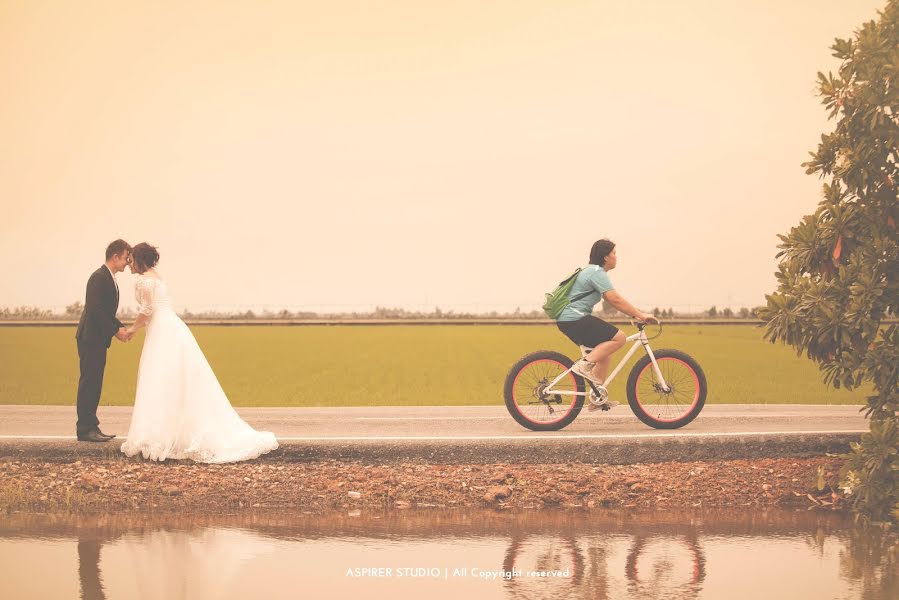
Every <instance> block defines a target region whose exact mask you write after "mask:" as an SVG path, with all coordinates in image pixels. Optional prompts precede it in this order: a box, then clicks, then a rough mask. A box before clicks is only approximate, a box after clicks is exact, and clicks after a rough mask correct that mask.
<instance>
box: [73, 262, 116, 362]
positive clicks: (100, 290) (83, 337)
mask: <svg viewBox="0 0 899 600" xmlns="http://www.w3.org/2000/svg"><path fill="white" fill-rule="evenodd" d="M118 310H119V294H118V292H116V284H115V281H114V280H113V278H112V273H110V271H109V269H107V268H106V265H101V266H100V268H99V269H97V270H96V271H94V272H93V273H92V274H91V277H90V279H88V280H87V292H86V293H85V295H84V310H83V311H82V312H81V320H80V321H78V330H77V331H75V339H77V340H79V341H82V342H88V343H96V344H103V345H105V346H106V347H107V348H109V346H110V344H112V338H113V336H114V335H115V334H116V332H117V331H118V330H119V328H120V327H124V325H122V322H121V321H119V320H118V319H116V317H115V314H116V311H118Z"/></svg>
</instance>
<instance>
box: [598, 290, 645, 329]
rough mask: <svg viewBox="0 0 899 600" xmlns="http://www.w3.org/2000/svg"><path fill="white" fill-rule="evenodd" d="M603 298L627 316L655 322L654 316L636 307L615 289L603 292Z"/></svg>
mask: <svg viewBox="0 0 899 600" xmlns="http://www.w3.org/2000/svg"><path fill="white" fill-rule="evenodd" d="M602 297H603V300H605V301H606V302H608V303H609V304H611V305H612V306H614V307H615V308H617V309H618V310H620V311H621V312H623V313H624V314H626V315H627V316H629V317H632V318H634V319H637V320H638V321H649V322H650V323H652V322H656V318H655V317H654V316H652V315H648V314H646V313H644V312H642V311H640V310H638V309H636V308H634V305H633V304H631V303H630V302H628V301H627V300H625V299H624V296H622V295H621V294H619V293H618V292H617V291H615V290H609V291H608V292H606V293H605V294H603V295H602Z"/></svg>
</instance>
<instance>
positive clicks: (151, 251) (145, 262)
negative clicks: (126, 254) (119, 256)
mask: <svg viewBox="0 0 899 600" xmlns="http://www.w3.org/2000/svg"><path fill="white" fill-rule="evenodd" d="M131 260H132V261H133V263H132V264H133V265H134V267H135V270H136V271H137V272H138V273H143V272H145V271H146V270H147V269H152V268H153V267H155V266H156V263H158V262H159V252H158V251H157V250H156V248H155V247H154V246H151V245H150V244H148V243H147V242H141V243H140V244H138V245H137V246H135V247H134V248H132V249H131Z"/></svg>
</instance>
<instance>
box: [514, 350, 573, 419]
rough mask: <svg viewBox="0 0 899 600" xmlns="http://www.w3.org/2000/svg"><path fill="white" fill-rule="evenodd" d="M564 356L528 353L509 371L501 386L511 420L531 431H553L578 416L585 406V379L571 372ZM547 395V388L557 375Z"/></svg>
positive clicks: (552, 353) (553, 353) (569, 362)
mask: <svg viewBox="0 0 899 600" xmlns="http://www.w3.org/2000/svg"><path fill="white" fill-rule="evenodd" d="M572 364H573V363H572V361H571V359H570V358H568V357H567V356H565V355H564V354H560V353H558V352H551V351H548V350H543V351H540V352H534V353H533V354H528V355H527V356H525V357H524V358H522V359H521V360H519V361H518V362H517V363H515V365H514V366H513V367H512V368H511V369H510V370H509V374H508V375H507V376H506V384H505V386H504V396H505V400H506V408H507V409H508V411H509V414H510V415H512V418H513V419H515V420H516V421H517V422H518V423H519V424H520V425H521V426H523V427H526V428H528V429H530V430H531V431H556V430H559V429H562V428H563V427H565V426H566V425H568V424H569V423H571V422H572V421H574V419H575V418H576V417H577V416H578V414H580V412H581V407H583V406H584V380H583V379H582V378H581V377H579V376H577V375H575V374H574V373H572V372H570V371H569V372H568V373H565V371H568V369H570V368H571V365H572ZM563 373H564V376H563V377H562V378H561V379H560V380H559V381H557V382H556V383H555V384H554V385H553V386H552V389H551V390H550V391H549V393H547V392H546V391H545V390H546V388H547V387H548V386H549V385H550V384H551V383H552V382H553V381H555V380H556V378H557V377H559V375H562V374H563Z"/></svg>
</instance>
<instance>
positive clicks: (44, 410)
mask: <svg viewBox="0 0 899 600" xmlns="http://www.w3.org/2000/svg"><path fill="white" fill-rule="evenodd" d="M860 408H861V407H860V406H804V405H758V404H753V405H720V404H719V405H708V406H706V407H705V408H704V409H703V411H702V413H701V414H700V415H699V417H698V418H697V419H696V420H695V421H694V422H693V423H691V424H690V425H688V426H687V427H685V428H683V429H680V430H677V431H676V432H674V433H673V434H672V432H664V431H657V430H654V429H651V428H649V427H647V426H646V425H644V424H643V423H641V422H640V421H638V420H637V418H636V417H634V415H633V413H631V411H630V409H629V408H628V407H627V406H626V405H622V406H618V407H616V408H614V409H612V410H611V411H608V412H604V413H603V412H600V413H588V412H586V411H584V412H582V413H581V415H580V416H578V418H577V420H575V422H574V423H572V424H571V425H569V426H568V427H566V428H565V429H563V430H562V431H558V432H552V433H534V432H531V431H528V430H526V429H524V428H522V427H521V426H520V425H518V424H517V423H516V422H515V421H513V420H512V418H511V417H510V416H509V413H508V412H506V409H505V408H504V407H502V406H457V407H444V406H440V407H427V406H410V407H382V408H361V407H347V408H238V409H237V411H238V413H240V415H241V416H242V417H243V418H244V419H245V420H246V421H247V422H249V423H250V424H251V425H253V427H255V428H256V429H263V430H266V431H273V432H275V435H277V436H278V438H280V439H290V438H301V439H318V438H342V439H380V438H385V437H403V438H406V437H411V438H430V437H452V438H484V437H502V438H508V437H523V438H529V439H535V438H546V437H572V436H578V437H580V436H590V437H596V436H599V437H608V436H622V435H626V436H629V437H630V436H654V435H655V436H658V435H669V436H670V435H681V436H696V435H709V436H714V435H719V434H759V433H786V432H806V433H810V432H844V433H852V432H858V431H866V430H867V429H868V424H867V422H866V421H865V418H864V417H863V415H862V413H861V412H859V409H860ZM131 410H132V409H131V407H125V406H112V407H103V406H101V407H100V409H99V411H98V416H99V418H100V423H101V427H102V429H103V431H104V432H106V433H115V434H118V435H119V437H124V436H126V435H127V433H128V424H129V422H130V421H131ZM74 429H75V408H74V406H0V436H67V437H74Z"/></svg>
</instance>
